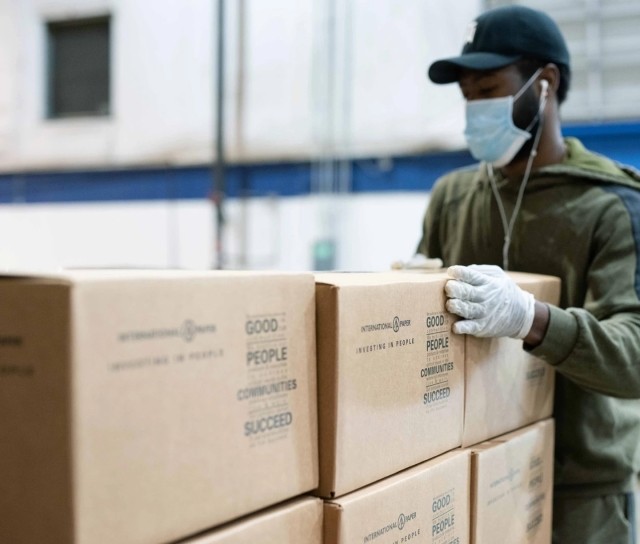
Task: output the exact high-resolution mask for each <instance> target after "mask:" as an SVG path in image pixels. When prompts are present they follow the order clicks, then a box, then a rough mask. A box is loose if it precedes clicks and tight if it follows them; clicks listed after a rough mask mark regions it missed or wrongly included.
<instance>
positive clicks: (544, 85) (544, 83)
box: [540, 79, 549, 96]
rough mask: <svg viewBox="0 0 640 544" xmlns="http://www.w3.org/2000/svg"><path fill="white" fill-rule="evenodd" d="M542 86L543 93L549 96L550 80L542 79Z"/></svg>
mask: <svg viewBox="0 0 640 544" xmlns="http://www.w3.org/2000/svg"><path fill="white" fill-rule="evenodd" d="M540 86H541V87H542V95H543V96H547V92H548V90H549V82H548V81H547V80H546V79H541V80H540Z"/></svg>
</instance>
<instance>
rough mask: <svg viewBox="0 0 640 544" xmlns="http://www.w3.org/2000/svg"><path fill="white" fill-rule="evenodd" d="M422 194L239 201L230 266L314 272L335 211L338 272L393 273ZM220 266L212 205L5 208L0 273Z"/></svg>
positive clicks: (412, 241) (406, 251)
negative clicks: (326, 220) (317, 249)
mask: <svg viewBox="0 0 640 544" xmlns="http://www.w3.org/2000/svg"><path fill="white" fill-rule="evenodd" d="M427 198H428V195H427V194H426V193H424V194H423V193H417V194H416V193H411V194H408V193H404V194H403V193H392V194H385V195H383V194H376V195H359V196H344V197H332V198H331V199H329V200H323V199H320V198H318V197H292V198H274V199H269V198H254V199H247V200H238V199H233V200H229V201H228V202H227V208H226V215H227V222H228V223H227V231H226V237H225V240H224V250H225V262H224V266H225V268H243V269H253V270H261V269H277V270H311V269H312V268H313V258H312V252H313V244H314V243H315V242H316V241H317V240H318V239H319V238H321V237H323V236H325V233H324V232H323V230H322V224H323V223H322V218H323V217H326V214H327V210H332V211H333V212H335V219H336V220H335V222H334V228H335V230H334V233H335V235H336V237H337V240H338V247H337V260H336V263H335V264H336V266H335V268H337V269H342V270H387V269H388V268H389V266H390V264H391V263H392V262H393V261H395V260H398V259H402V260H404V259H407V258H408V257H410V256H411V255H412V254H413V252H414V250H415V247H416V245H417V243H418V240H419V237H420V229H421V220H422V213H423V212H424V209H425V207H426V203H427ZM69 266H80V267H87V266H90V267H93V266H97V267H105V266H106V267H152V268H156V267H161V268H164V267H169V268H194V269H207V268H212V267H215V266H217V261H216V254H215V212H214V209H213V207H212V205H211V203H209V202H207V201H175V202H137V203H134V202H132V203H108V204H104V203H101V204H57V205H47V204H35V205H34V204H31V205H22V204H13V205H4V206H0V269H24V268H27V269H33V268H38V269H40V268H63V267H69Z"/></svg>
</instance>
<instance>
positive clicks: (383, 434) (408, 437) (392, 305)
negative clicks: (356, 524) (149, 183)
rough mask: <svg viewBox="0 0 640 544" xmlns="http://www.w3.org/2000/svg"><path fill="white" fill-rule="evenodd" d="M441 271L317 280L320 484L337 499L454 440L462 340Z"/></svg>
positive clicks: (458, 413) (457, 429)
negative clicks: (448, 307)
mask: <svg viewBox="0 0 640 544" xmlns="http://www.w3.org/2000/svg"><path fill="white" fill-rule="evenodd" d="M445 281H446V276H445V275H444V274H442V273H440V274H430V275H426V274H408V273H407V274H394V273H388V274H384V273H379V274H378V273H375V274H366V273H352V274H349V273H343V274H336V273H334V274H331V273H324V274H316V282H317V288H316V307H317V331H318V333H317V343H318V384H319V389H318V390H319V396H318V403H319V423H320V424H319V430H320V487H319V490H318V494H319V495H320V496H322V497H328V498H331V497H335V496H339V495H343V494H344V493H347V492H349V491H353V490H354V489H357V488H359V487H362V486H364V485H367V484H369V483H372V482H374V481H375V480H378V479H381V478H384V477H386V476H389V475H391V474H393V473H395V472H398V471H400V470H403V469H405V468H407V467H409V466H412V465H415V464H417V463H420V462H423V461H425V460H427V459H430V458H432V457H435V456H437V455H439V454H441V453H443V452H445V451H447V450H450V449H453V448H455V447H457V446H459V445H460V444H461V434H462V413H463V403H464V391H463V379H464V378H463V377H464V369H463V359H464V351H463V348H464V338H463V337H462V336H455V335H452V334H451V322H452V316H451V315H450V314H448V313H447V312H446V311H445V310H444V291H443V287H444V282H445Z"/></svg>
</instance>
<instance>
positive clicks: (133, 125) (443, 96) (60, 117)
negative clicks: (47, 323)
mask: <svg viewBox="0 0 640 544" xmlns="http://www.w3.org/2000/svg"><path fill="white" fill-rule="evenodd" d="M509 3H515V2H499V1H480V0H0V268H1V269H3V270H10V269H16V268H42V267H67V266H83V267H84V266H90V267H93V266H96V267H102V266H107V267H114V266H115V267H120V266H123V267H153V268H156V267H163V268H164V267H170V268H233V269H280V270H309V269H316V270H322V269H340V270H386V269H388V268H389V266H390V264H391V262H392V261H394V260H397V259H407V258H409V257H410V256H411V255H412V254H413V253H414V250H415V248H416V245H417V243H418V240H419V238H420V233H421V220H422V214H423V212H424V210H425V208H426V205H427V202H428V198H429V191H430V189H431V187H432V186H433V183H434V182H435V180H436V179H437V177H438V176H439V175H441V174H442V173H444V172H445V171H447V170H449V169H450V168H454V167H458V166H463V165H465V164H470V163H471V162H473V161H472V159H471V157H470V156H469V155H468V153H467V152H466V150H465V145H464V140H463V137H462V130H463V102H462V98H461V95H460V92H459V90H458V88H457V86H456V85H445V86H437V85H434V84H432V83H431V82H429V81H428V79H427V77H426V69H427V67H428V65H429V64H430V63H431V62H432V61H433V60H435V59H437V58H441V57H444V56H451V55H455V54H457V53H458V52H459V51H460V49H461V47H462V43H463V37H464V34H465V29H466V28H467V25H468V24H469V22H470V21H471V20H472V19H473V18H474V17H475V16H476V15H477V14H478V13H479V12H480V11H482V10H484V9H486V8H490V7H494V6H497V5H503V4H509ZM519 3H522V4H526V5H528V6H530V7H534V8H539V9H543V10H545V11H547V12H548V13H549V14H550V15H551V16H552V17H554V18H555V19H556V21H557V22H558V23H559V25H560V27H561V28H562V30H563V32H564V34H565V36H566V38H567V41H568V44H569V49H570V51H571V54H572V62H573V81H572V88H571V90H570V93H569V98H568V100H567V102H566V103H565V104H564V106H563V108H562V116H563V119H564V124H565V127H564V130H565V133H566V134H567V135H577V136H579V137H580V138H582V140H583V142H584V143H585V144H586V145H587V146H589V147H591V148H592V149H594V150H596V151H601V152H604V153H606V154H608V155H609V156H611V157H612V158H614V159H617V160H620V161H623V162H626V163H628V164H631V165H634V166H636V167H638V166H640V144H639V142H640V54H639V53H640V33H639V32H638V28H640V2H637V1H630V0H626V1H625V0H530V1H527V2H519Z"/></svg>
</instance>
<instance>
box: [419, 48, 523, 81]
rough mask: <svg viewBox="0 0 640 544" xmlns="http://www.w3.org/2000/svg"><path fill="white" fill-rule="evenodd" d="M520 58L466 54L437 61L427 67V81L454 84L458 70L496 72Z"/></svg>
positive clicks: (515, 56)
mask: <svg viewBox="0 0 640 544" xmlns="http://www.w3.org/2000/svg"><path fill="white" fill-rule="evenodd" d="M520 58H522V57H521V56H520V55H499V54H498V53H482V52H477V53H466V54H464V55H460V56H459V57H452V58H450V59H442V60H437V61H436V62H434V63H433V64H432V65H431V66H430V67H429V71H428V74H429V79H430V80H431V81H433V82H434V83H454V82H455V81H458V79H459V77H460V70H461V69H462V68H466V69H469V70H496V69H498V68H503V67H504V66H507V65H509V64H512V63H514V62H515V61H517V60H519V59H520Z"/></svg>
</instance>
